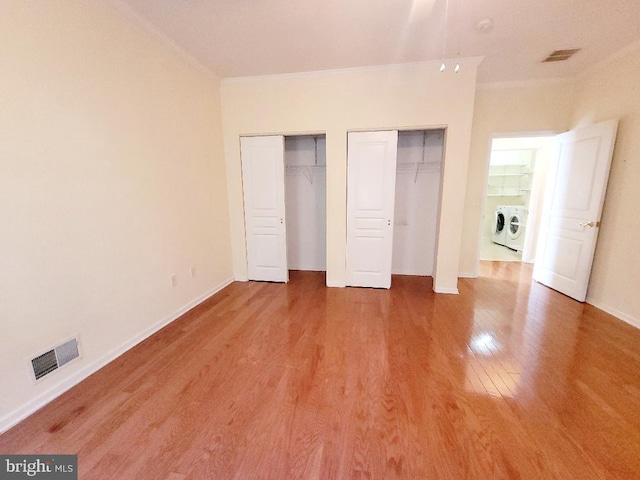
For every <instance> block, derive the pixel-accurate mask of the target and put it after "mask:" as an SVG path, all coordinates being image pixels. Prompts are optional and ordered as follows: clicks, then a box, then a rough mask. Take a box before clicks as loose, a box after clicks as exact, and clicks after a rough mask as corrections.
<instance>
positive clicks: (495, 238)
mask: <svg viewBox="0 0 640 480" xmlns="http://www.w3.org/2000/svg"><path fill="white" fill-rule="evenodd" d="M510 209H511V207H510V206H509V205H498V206H497V207H496V213H495V217H494V221H493V231H492V233H491V241H492V242H493V243H497V244H498V245H506V243H507V221H508V219H509V213H510Z"/></svg>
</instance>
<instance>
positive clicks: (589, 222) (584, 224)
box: [580, 220, 600, 228]
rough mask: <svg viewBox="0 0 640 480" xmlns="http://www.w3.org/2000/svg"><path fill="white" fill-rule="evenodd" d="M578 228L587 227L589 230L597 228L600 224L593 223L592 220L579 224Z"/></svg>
mask: <svg viewBox="0 0 640 480" xmlns="http://www.w3.org/2000/svg"><path fill="white" fill-rule="evenodd" d="M580 226H581V227H589V228H593V227H599V226H600V222H594V221H593V220H590V221H588V222H584V223H581V224H580Z"/></svg>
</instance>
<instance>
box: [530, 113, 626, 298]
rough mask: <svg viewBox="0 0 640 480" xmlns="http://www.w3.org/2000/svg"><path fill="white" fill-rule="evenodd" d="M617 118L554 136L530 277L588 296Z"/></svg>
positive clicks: (556, 287) (562, 290)
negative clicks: (541, 220)
mask: <svg viewBox="0 0 640 480" xmlns="http://www.w3.org/2000/svg"><path fill="white" fill-rule="evenodd" d="M617 125H618V122H617V121H616V120H611V121H607V122H602V123H598V124H595V125H591V126H588V127H582V128H579V129H576V130H572V131H570V132H567V133H564V134H562V135H558V136H557V137H556V143H555V149H554V154H553V156H552V163H551V166H550V170H549V177H548V178H549V180H548V183H547V198H546V201H545V207H544V214H543V222H542V228H541V232H540V240H539V243H538V251H539V252H540V255H541V256H540V261H538V262H536V265H535V268H534V274H533V276H534V279H535V280H537V281H538V282H540V283H544V284H545V285H548V286H550V287H551V288H553V289H555V290H558V291H560V292H562V293H564V294H566V295H568V296H570V297H572V298H575V299H576V300H579V301H581V302H583V301H584V300H585V299H586V294H587V286H588V284H589V277H590V275H591V266H592V264H593V255H594V253H595V247H596V241H597V238H598V229H599V224H600V216H601V214H602V206H603V204H604V196H605V193H606V187H607V180H608V178H609V169H610V166H611V158H612V156H613V145H614V142H615V136H616V130H617Z"/></svg>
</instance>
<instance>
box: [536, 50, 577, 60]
mask: <svg viewBox="0 0 640 480" xmlns="http://www.w3.org/2000/svg"><path fill="white" fill-rule="evenodd" d="M579 51H580V49H579V48H569V49H566V50H554V51H553V52H551V53H550V54H549V55H548V56H547V58H545V59H544V60H542V63H548V62H564V61H565V60H569V59H570V58H571V57H573V56H574V55H575V54H576V53H578V52H579Z"/></svg>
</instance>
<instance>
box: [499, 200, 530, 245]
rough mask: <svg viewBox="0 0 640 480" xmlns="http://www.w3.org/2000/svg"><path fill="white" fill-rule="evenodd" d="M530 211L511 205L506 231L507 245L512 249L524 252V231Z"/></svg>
mask: <svg viewBox="0 0 640 480" xmlns="http://www.w3.org/2000/svg"><path fill="white" fill-rule="evenodd" d="M527 214H528V211H527V210H526V209H525V208H524V207H511V208H510V210H509V213H508V216H507V217H506V218H507V221H506V225H505V232H506V243H505V246H506V247H508V248H510V249H511V250H516V251H518V252H522V248H523V247H524V236H525V235H524V232H525V228H526V226H527Z"/></svg>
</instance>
